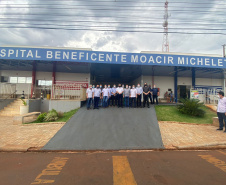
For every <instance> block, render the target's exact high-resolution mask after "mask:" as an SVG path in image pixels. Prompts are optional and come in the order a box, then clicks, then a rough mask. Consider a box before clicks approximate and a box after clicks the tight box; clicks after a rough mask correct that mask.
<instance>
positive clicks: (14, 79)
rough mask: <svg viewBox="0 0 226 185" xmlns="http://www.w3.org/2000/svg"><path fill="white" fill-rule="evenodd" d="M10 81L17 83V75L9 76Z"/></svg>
mask: <svg viewBox="0 0 226 185" xmlns="http://www.w3.org/2000/svg"><path fill="white" fill-rule="evenodd" d="M9 83H17V77H9Z"/></svg>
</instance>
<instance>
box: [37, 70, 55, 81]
mask: <svg viewBox="0 0 226 185" xmlns="http://www.w3.org/2000/svg"><path fill="white" fill-rule="evenodd" d="M36 80H52V72H42V71H37V72H36Z"/></svg>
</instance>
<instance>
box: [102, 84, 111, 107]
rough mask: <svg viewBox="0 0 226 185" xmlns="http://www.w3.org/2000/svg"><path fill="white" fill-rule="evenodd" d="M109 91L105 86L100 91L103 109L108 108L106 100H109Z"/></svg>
mask: <svg viewBox="0 0 226 185" xmlns="http://www.w3.org/2000/svg"><path fill="white" fill-rule="evenodd" d="M109 95H110V93H109V90H108V88H107V85H105V86H104V89H103V90H102V99H103V107H104V108H106V107H107V106H108V98H109Z"/></svg>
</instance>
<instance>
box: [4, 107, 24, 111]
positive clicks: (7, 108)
mask: <svg viewBox="0 0 226 185" xmlns="http://www.w3.org/2000/svg"><path fill="white" fill-rule="evenodd" d="M3 110H5V111H12V110H14V111H20V107H5V108H4V109H3Z"/></svg>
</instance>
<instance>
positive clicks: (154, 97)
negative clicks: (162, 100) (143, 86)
mask: <svg viewBox="0 0 226 185" xmlns="http://www.w3.org/2000/svg"><path fill="white" fill-rule="evenodd" d="M152 94H153V104H155V100H156V104H157V105H158V104H159V102H158V96H159V90H158V88H156V87H155V85H154V87H153V89H152Z"/></svg>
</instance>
